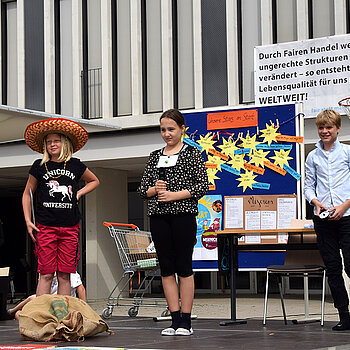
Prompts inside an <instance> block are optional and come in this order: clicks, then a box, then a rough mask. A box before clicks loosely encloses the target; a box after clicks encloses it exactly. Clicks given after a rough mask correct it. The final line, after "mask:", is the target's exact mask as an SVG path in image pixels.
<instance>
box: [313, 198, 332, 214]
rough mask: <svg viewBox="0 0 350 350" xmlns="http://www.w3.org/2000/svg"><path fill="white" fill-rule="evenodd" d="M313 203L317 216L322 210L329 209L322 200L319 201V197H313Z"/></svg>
mask: <svg viewBox="0 0 350 350" xmlns="http://www.w3.org/2000/svg"><path fill="white" fill-rule="evenodd" d="M312 204H313V205H314V206H315V207H316V210H317V212H316V214H317V216H320V213H321V211H324V210H328V208H327V207H326V206H325V205H323V204H322V203H321V202H320V201H318V200H317V199H313V200H312Z"/></svg>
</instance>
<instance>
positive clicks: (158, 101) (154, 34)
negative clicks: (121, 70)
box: [146, 0, 163, 112]
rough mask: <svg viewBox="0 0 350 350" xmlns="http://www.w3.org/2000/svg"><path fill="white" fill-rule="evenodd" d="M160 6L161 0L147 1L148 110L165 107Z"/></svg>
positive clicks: (159, 109)
mask: <svg viewBox="0 0 350 350" xmlns="http://www.w3.org/2000/svg"><path fill="white" fill-rule="evenodd" d="M160 6H161V5H160V0H147V1H146V37H147V48H146V56H147V67H146V70H147V112H159V111H162V108H163V103H162V50H161V49H162V45H161V11H160Z"/></svg>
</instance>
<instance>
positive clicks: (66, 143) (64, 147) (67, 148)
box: [40, 133, 73, 165]
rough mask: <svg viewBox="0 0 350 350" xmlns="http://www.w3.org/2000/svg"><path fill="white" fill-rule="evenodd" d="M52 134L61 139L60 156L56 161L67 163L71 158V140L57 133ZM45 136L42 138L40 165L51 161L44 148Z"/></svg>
mask: <svg viewBox="0 0 350 350" xmlns="http://www.w3.org/2000/svg"><path fill="white" fill-rule="evenodd" d="M53 134H57V135H59V136H60V138H61V153H60V156H59V157H58V161H60V162H68V161H69V160H70V159H71V158H72V156H73V144H72V142H71V140H70V139H69V138H68V137H67V136H66V135H63V134H59V133H53ZM49 135H50V134H49ZM47 136H48V135H46V136H45V137H44V142H43V151H44V156H43V159H42V161H41V163H40V165H43V164H45V163H47V162H48V161H49V160H50V159H51V157H50V154H49V152H48V151H47V147H46V138H47Z"/></svg>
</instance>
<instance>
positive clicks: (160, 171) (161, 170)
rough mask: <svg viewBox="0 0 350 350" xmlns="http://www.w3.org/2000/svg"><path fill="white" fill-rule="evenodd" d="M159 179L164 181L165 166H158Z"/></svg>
mask: <svg viewBox="0 0 350 350" xmlns="http://www.w3.org/2000/svg"><path fill="white" fill-rule="evenodd" d="M159 180H163V181H166V175H165V168H159Z"/></svg>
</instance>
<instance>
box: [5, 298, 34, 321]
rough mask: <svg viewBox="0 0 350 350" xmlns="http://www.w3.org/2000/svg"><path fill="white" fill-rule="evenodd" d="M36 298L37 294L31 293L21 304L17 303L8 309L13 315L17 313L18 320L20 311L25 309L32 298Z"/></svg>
mask: <svg viewBox="0 0 350 350" xmlns="http://www.w3.org/2000/svg"><path fill="white" fill-rule="evenodd" d="M35 298H36V295H35V294H33V295H30V296H29V297H28V298H26V299H25V300H23V301H21V302H20V303H19V304H17V305H16V306H15V307H13V308H12V309H9V310H8V311H9V312H10V313H11V315H15V319H16V320H18V315H19V311H21V310H22V309H23V307H24V305H26V304H28V303H29V302H30V301H31V300H33V299H35Z"/></svg>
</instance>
